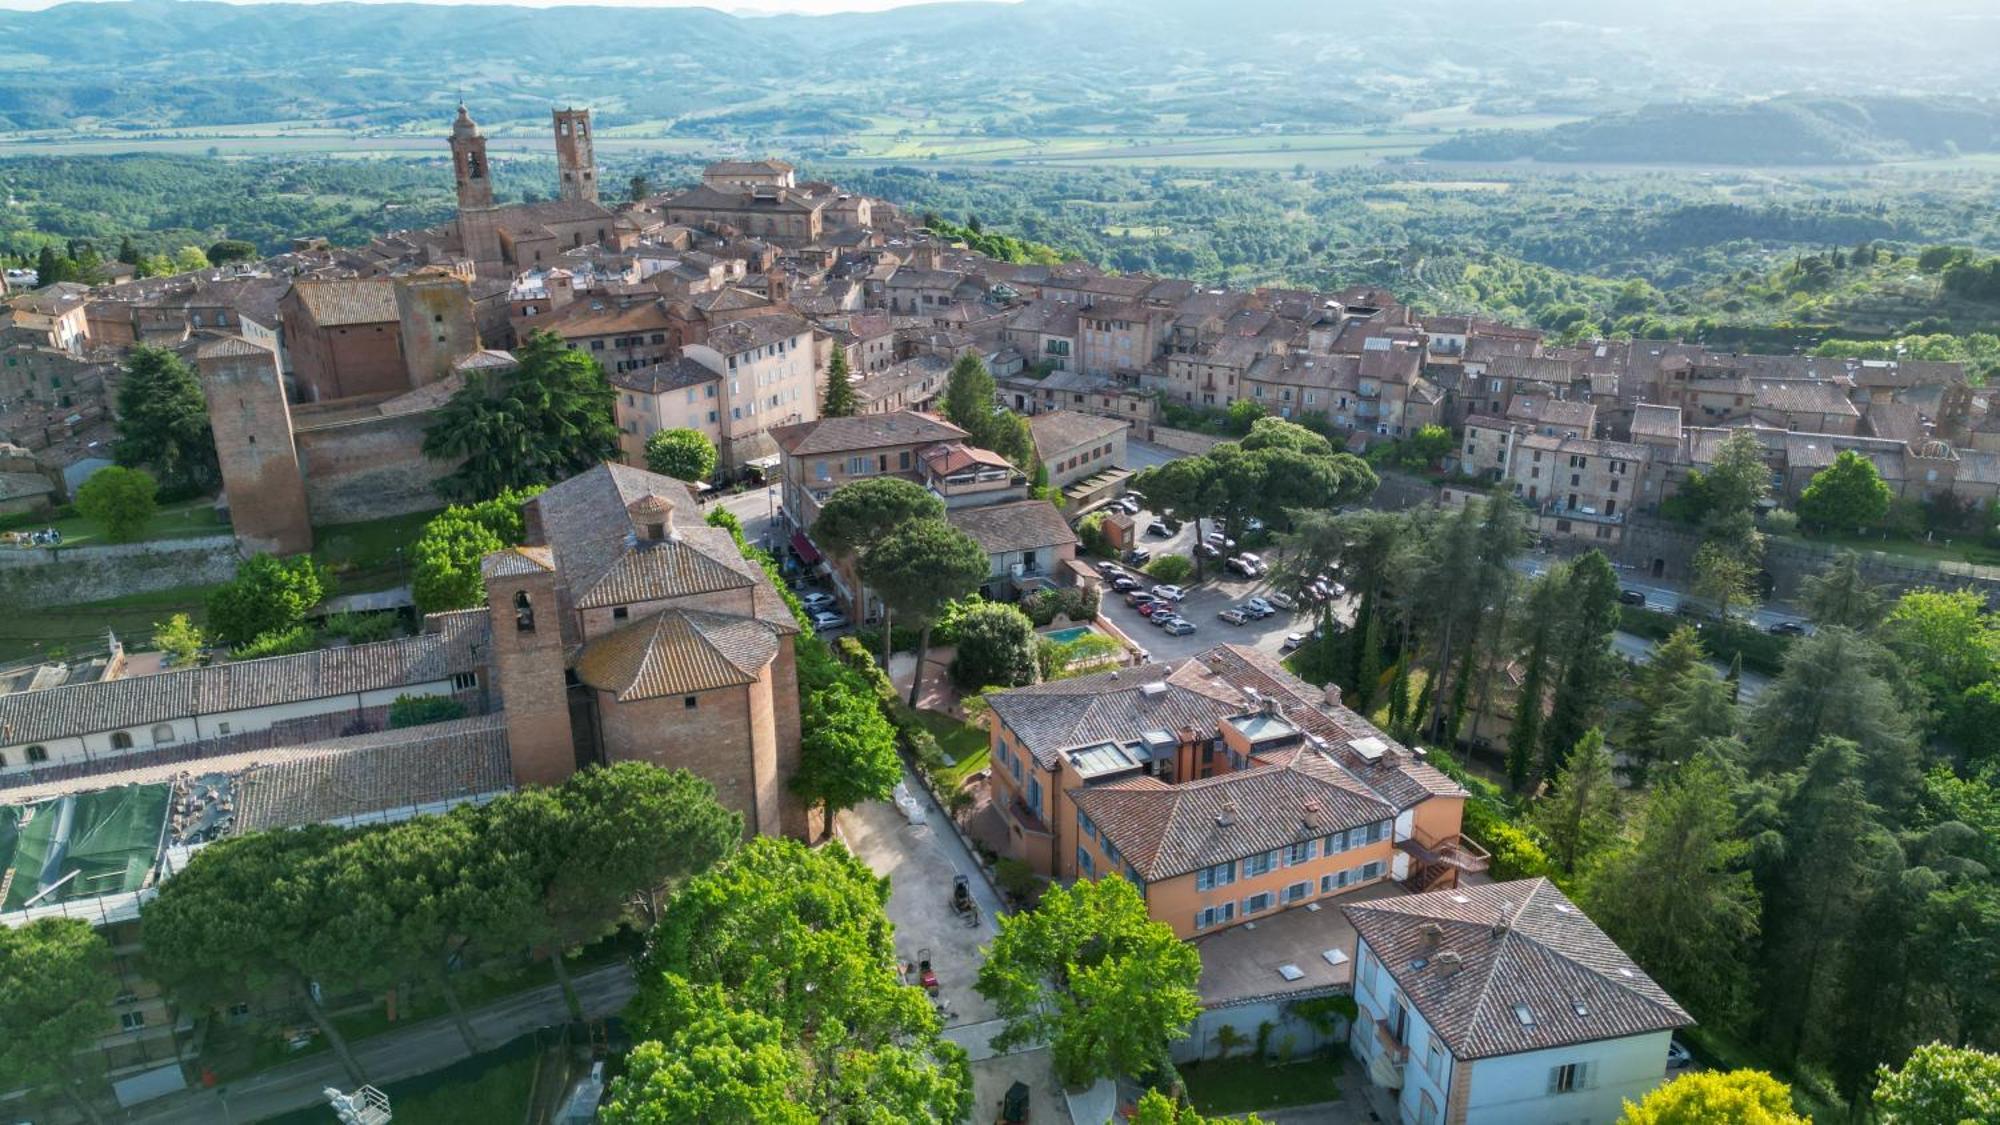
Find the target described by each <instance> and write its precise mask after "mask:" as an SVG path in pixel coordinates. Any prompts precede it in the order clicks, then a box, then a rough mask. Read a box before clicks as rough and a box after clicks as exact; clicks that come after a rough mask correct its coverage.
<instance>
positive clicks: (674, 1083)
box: [598, 973, 823, 1125]
mask: <svg viewBox="0 0 2000 1125" xmlns="http://www.w3.org/2000/svg"><path fill="white" fill-rule="evenodd" d="M643 1011H644V1014H643V1017H642V1018H643V1021H644V1023H645V1024H646V1026H647V1027H648V1028H649V1029H651V1030H652V1031H653V1032H654V1033H655V1034H657V1035H658V1036H659V1037H658V1038H657V1039H648V1040H646V1041H645V1042H642V1043H640V1044H638V1045H637V1046H636V1047H634V1048H633V1050H632V1054H631V1057H630V1059H629V1060H628V1062H627V1067H626V1071H625V1073H624V1074H621V1075H619V1076H618V1077H617V1078H615V1079H613V1080H612V1082H611V1086H610V1088H609V1089H608V1090H607V1091H606V1092H605V1100H604V1105H603V1108H601V1109H600V1110H599V1111H598V1117H599V1119H600V1120H602V1121H604V1122H606V1125H694V1123H695V1122H714V1123H715V1125H764V1123H765V1122H772V1123H774V1125H813V1123H815V1122H818V1121H821V1120H823V1118H822V1117H821V1115H820V1114H818V1113H816V1112H814V1111H813V1109H812V1106H811V1092H812V1087H811V1083H810V1081H809V1078H808V1075H807V1073H806V1068H805V1060H804V1057H803V1056H802V1055H801V1054H800V1053H799V1052H798V1051H796V1050H794V1049H793V1048H792V1046H791V1044H789V1043H787V1042H786V1040H785V1032H784V1027H783V1025H782V1024H780V1023H779V1022H778V1021H777V1020H775V1019H772V1018H770V1017H768V1016H764V1015H760V1014H759V1013H757V1012H753V1011H745V1010H743V1009H741V1008H738V1007H736V1006H735V1005H734V1004H732V1003H731V1002H730V999H729V996H728V994H727V993H725V992H724V991H723V990H722V989H721V988H719V987H717V986H715V985H712V984H710V985H700V986H697V985H692V984H689V983H688V982H687V981H686V980H685V979H684V978H682V977H679V976H676V975H674V974H672V973H665V974H662V979H661V980H660V981H659V982H658V983H657V984H655V985H653V986H652V987H651V988H650V989H649V991H648V993H647V1001H646V1007H645V1008H644V1010H643Z"/></svg>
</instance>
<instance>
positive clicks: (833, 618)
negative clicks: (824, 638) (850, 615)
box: [812, 609, 854, 633]
mask: <svg viewBox="0 0 2000 1125" xmlns="http://www.w3.org/2000/svg"><path fill="white" fill-rule="evenodd" d="M812 620H813V628H814V629H817V630H818V631H820V632H822V633H825V632H830V631H832V630H834V629H845V628H847V627H848V626H849V625H852V624H854V622H852V621H849V620H848V619H847V615H846V614H844V613H840V612H838V611H835V610H831V609H824V610H821V611H820V612H818V613H815V614H813V618H812Z"/></svg>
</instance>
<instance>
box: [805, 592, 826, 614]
mask: <svg viewBox="0 0 2000 1125" xmlns="http://www.w3.org/2000/svg"><path fill="white" fill-rule="evenodd" d="M799 604H800V605H802V606H805V607H806V612H807V613H819V612H821V611H822V610H829V609H832V608H833V606H834V601H833V595H832V594H829V593H825V592H824V591H820V590H814V591H813V592H812V593H810V594H807V595H805V596H804V597H801V598H800V599H799Z"/></svg>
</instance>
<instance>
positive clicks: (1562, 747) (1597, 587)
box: [1542, 551, 1618, 774]
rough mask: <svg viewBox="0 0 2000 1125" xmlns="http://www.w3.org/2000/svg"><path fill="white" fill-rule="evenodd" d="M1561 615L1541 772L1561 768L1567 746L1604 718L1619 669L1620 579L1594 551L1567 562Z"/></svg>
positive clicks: (1543, 734) (1573, 743) (1567, 752)
mask: <svg viewBox="0 0 2000 1125" xmlns="http://www.w3.org/2000/svg"><path fill="white" fill-rule="evenodd" d="M1563 600H1564V603H1565V612H1564V614H1563V616H1562V618H1561V624H1560V626H1559V628H1558V630H1557V632H1556V634H1555V637H1554V638H1553V639H1554V643H1555V645H1556V648H1555V650H1554V651H1555V652H1556V653H1557V661H1558V667H1560V668H1561V672H1560V673H1559V674H1558V675H1557V676H1556V680H1555V692H1554V694H1553V696H1552V697H1551V700H1550V703H1549V721H1548V727H1547V729H1546V730H1545V731H1543V733H1542V748H1543V754H1544V756H1545V757H1546V759H1547V766H1546V768H1545V771H1544V772H1545V774H1553V773H1555V772H1557V771H1559V770H1561V769H1562V766H1563V761H1564V759H1565V758H1566V757H1567V756H1568V754H1569V751H1570V748H1571V747H1573V746H1575V745H1576V744H1577V743H1578V742H1579V741H1580V740H1581V739H1582V738H1583V735H1584V732H1585V731H1587V730H1589V729H1590V728H1591V727H1593V726H1596V725H1597V724H1598V723H1599V722H1601V721H1602V719H1603V714H1604V702H1605V698H1606V696H1607V695H1608V694H1609V690H1610V688H1611V685H1612V684H1613V683H1614V682H1615V681H1616V679H1617V675H1618V666H1617V662H1616V660H1615V658H1614V657H1613V656H1612V652H1611V635H1612V634H1613V633H1615V632H1617V630H1618V575H1617V574H1616V572H1614V571H1613V570H1612V569H1611V563H1610V561H1609V560H1607V559H1606V558H1605V557H1604V555H1603V554H1602V553H1600V552H1598V551H1590V552H1587V553H1586V554H1584V555H1583V556H1582V557H1581V558H1579V559H1577V560H1576V561H1575V562H1573V563H1571V564H1570V566H1569V570H1568V574H1567V577H1566V579H1565V581H1564V583H1563Z"/></svg>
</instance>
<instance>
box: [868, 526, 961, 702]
mask: <svg viewBox="0 0 2000 1125" xmlns="http://www.w3.org/2000/svg"><path fill="white" fill-rule="evenodd" d="M991 570H992V560H991V559H989V558H988V557H987V554H986V551H985V549H984V548H982V547H981V546H980V545H979V544H978V543H976V542H974V541H973V539H972V537H971V536H970V535H967V534H966V533H965V532H963V531H960V530H959V529H957V528H955V527H953V526H951V525H950V524H948V523H946V522H945V521H943V520H940V519H927V520H917V521H915V522H913V523H908V524H904V525H903V526H902V527H899V528H897V529H896V530H895V531H892V532H890V533H889V536H888V538H886V539H884V540H882V541H881V542H880V543H878V544H876V545H875V547H874V549H872V550H870V551H869V552H868V553H867V554H866V555H865V556H863V557H862V560H861V577H862V578H863V580H865V581H866V582H867V583H868V586H869V588H870V589H872V590H874V591H875V593H876V595H877V596H879V597H880V598H881V599H882V603H883V604H884V605H886V606H888V607H889V610H890V612H891V613H893V614H894V615H895V616H896V617H897V618H899V619H901V620H902V622H903V623H904V624H905V625H915V626H916V627H917V629H918V635H917V674H916V675H914V676H912V677H910V706H912V707H915V706H916V705H917V694H918V690H919V689H920V688H921V687H922V686H923V678H924V677H923V667H924V658H925V654H926V652H927V651H928V650H929V649H930V640H931V625H932V623H934V622H935V621H936V620H937V617H938V615H939V614H941V613H943V612H944V610H945V607H946V606H948V605H950V604H951V603H952V602H955V601H958V600H960V599H962V598H964V597H966V596H967V595H969V594H971V593H972V592H973V591H975V590H977V589H979V584H980V583H982V582H984V581H986V578H987V575H988V574H989V573H990V572H991Z"/></svg>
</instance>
